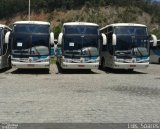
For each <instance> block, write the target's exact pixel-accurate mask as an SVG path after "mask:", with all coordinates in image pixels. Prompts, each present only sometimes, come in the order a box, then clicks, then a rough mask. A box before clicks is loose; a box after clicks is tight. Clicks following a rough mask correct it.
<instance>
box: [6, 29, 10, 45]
mask: <svg viewBox="0 0 160 129" xmlns="http://www.w3.org/2000/svg"><path fill="white" fill-rule="evenodd" d="M10 34H11V32H7V33H6V35H5V43H6V44H9V36H10Z"/></svg>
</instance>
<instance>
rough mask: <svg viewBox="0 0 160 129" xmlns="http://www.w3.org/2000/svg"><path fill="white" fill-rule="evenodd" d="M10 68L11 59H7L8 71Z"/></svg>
mask: <svg viewBox="0 0 160 129" xmlns="http://www.w3.org/2000/svg"><path fill="white" fill-rule="evenodd" d="M10 68H12V64H11V57H8V69H10Z"/></svg>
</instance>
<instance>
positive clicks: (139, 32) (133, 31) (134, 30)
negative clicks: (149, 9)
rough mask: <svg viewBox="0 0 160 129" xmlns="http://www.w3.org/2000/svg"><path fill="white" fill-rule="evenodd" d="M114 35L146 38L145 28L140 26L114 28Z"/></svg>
mask: <svg viewBox="0 0 160 129" xmlns="http://www.w3.org/2000/svg"><path fill="white" fill-rule="evenodd" d="M115 34H116V35H135V36H146V35H148V34H147V28H146V27H141V26H118V27H115Z"/></svg>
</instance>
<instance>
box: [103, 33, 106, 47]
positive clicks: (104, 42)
mask: <svg viewBox="0 0 160 129" xmlns="http://www.w3.org/2000/svg"><path fill="white" fill-rule="evenodd" d="M102 40H103V45H107V37H106V35H105V34H103V33H102Z"/></svg>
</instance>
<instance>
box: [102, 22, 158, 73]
mask: <svg viewBox="0 0 160 129" xmlns="http://www.w3.org/2000/svg"><path fill="white" fill-rule="evenodd" d="M100 32H101V33H105V35H106V36H107V45H101V51H100V67H101V68H104V67H109V68H113V69H127V70H129V71H133V70H134V69H140V68H147V67H148V66H149V49H150V42H149V41H150V39H151V37H152V38H153V46H156V44H157V38H156V36H155V35H149V32H148V29H147V27H146V26H145V25H142V24H133V23H116V24H110V25H107V26H105V27H103V28H102V29H100Z"/></svg>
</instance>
